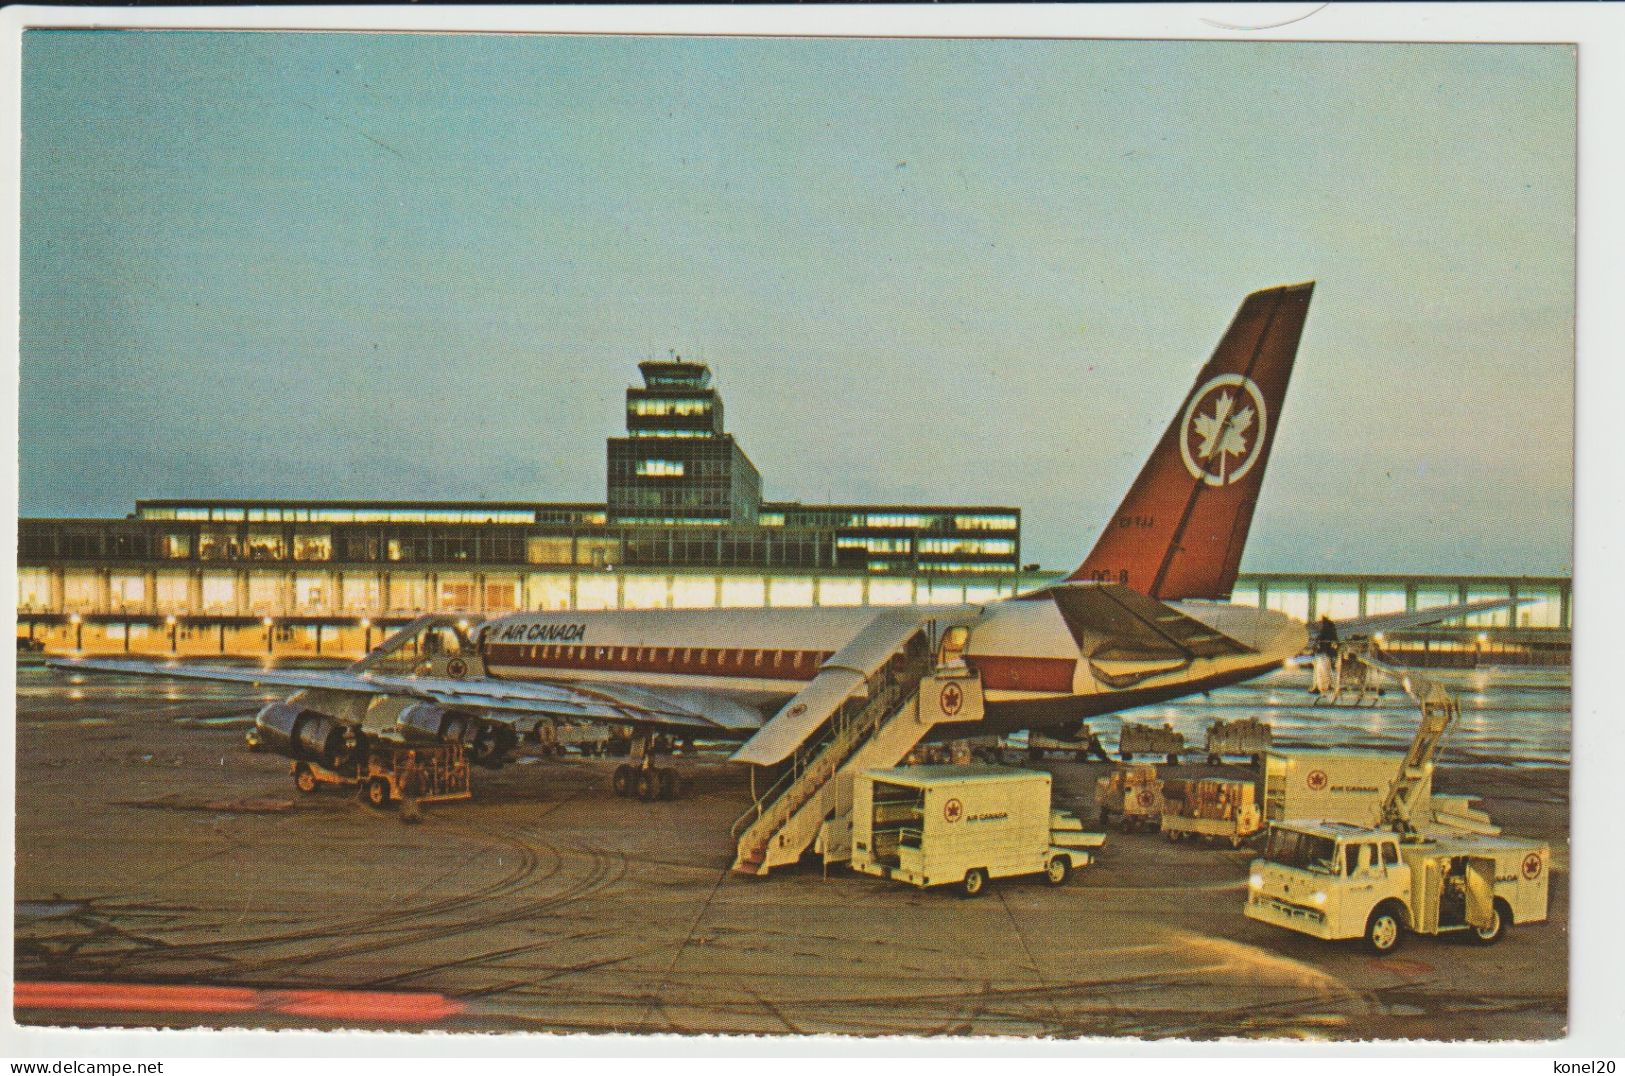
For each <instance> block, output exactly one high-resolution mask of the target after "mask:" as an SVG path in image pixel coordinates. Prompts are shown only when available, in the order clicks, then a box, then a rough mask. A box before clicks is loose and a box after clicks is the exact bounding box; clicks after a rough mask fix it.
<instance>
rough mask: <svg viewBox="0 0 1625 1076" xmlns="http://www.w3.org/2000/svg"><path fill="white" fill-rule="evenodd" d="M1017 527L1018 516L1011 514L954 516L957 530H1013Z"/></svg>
mask: <svg viewBox="0 0 1625 1076" xmlns="http://www.w3.org/2000/svg"><path fill="white" fill-rule="evenodd" d="M1015 529H1016V517H1015V516H1010V515H997V516H955V517H954V530H956V531H1013V530H1015Z"/></svg>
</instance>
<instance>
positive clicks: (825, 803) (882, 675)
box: [732, 606, 982, 875]
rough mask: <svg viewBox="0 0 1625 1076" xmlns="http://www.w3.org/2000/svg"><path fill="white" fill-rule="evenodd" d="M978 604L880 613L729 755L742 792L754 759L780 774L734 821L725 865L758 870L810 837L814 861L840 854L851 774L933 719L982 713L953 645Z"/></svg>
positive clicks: (906, 743) (906, 742) (878, 764)
mask: <svg viewBox="0 0 1625 1076" xmlns="http://www.w3.org/2000/svg"><path fill="white" fill-rule="evenodd" d="M979 612H980V609H979V608H977V607H975V606H965V607H956V608H954V609H933V610H930V611H928V612H927V611H922V610H920V609H917V608H915V609H895V610H888V611H886V612H883V613H881V614H879V615H878V616H876V617H875V619H874V620H872V621H870V622H869V625H868V626H867V627H866V628H864V629H863V631H861V632H859V633H858V635H857V636H856V637H855V638H854V639H853V640H852V641H851V642H850V643H848V644H847V645H846V647H845V648H843V649H842V650H840V651H839V652H838V653H836V654H834V655H833V656H832V657H831V658H830V659H829V660H828V661H826V662H825V663H824V664H823V666H822V667H821V668H820V669H819V671H818V675H817V676H816V677H814V678H813V680H812V681H811V682H810V683H809V684H808V685H807V686H806V687H805V688H803V689H802V691H801V692H800V693H799V694H798V695H796V697H795V698H793V699H791V700H790V701H789V702H788V703H786V704H785V705H784V708H783V709H781V710H780V711H779V712H778V713H777V714H775V715H774V717H773V719H772V720H770V721H769V722H768V723H767V724H765V725H763V726H762V728H761V729H760V730H759V731H758V732H757V733H756V735H755V736H753V737H751V739H750V740H749V741H747V742H746V743H745V744H744V746H742V747H741V748H740V749H739V750H738V751H736V752H735V753H734V755H733V758H732V761H735V762H744V763H749V764H750V765H751V766H752V767H753V769H752V772H751V776H752V788H753V790H754V787H755V781H756V779H757V777H758V775H759V774H760V773H761V772H762V768H770V769H768V770H767V772H768V773H770V774H772V773H777V774H778V775H779V776H778V777H777V780H774V781H772V783H771V785H770V786H769V787H768V788H767V790H766V791H765V792H762V793H760V794H755V795H753V799H754V801H755V802H754V803H753V804H752V805H751V807H750V809H749V810H748V811H746V812H745V813H744V814H743V815H741V816H740V818H739V820H738V821H737V822H735V823H734V827H733V831H732V836H734V837H735V838H737V839H738V842H739V847H738V855H737V857H736V858H735V860H734V865H733V869H734V870H735V871H736V872H738V873H740V874H749V875H765V874H767V873H768V871H770V870H771V869H773V868H774V867H782V866H785V865H787V864H792V863H795V862H797V861H798V860H799V859H800V858H801V857H802V855H803V854H804V853H806V852H807V851H808V849H811V848H814V847H815V845H816V850H818V851H820V852H822V853H823V856H824V862H825V863H832V862H839V861H843V860H845V859H847V858H849V855H850V848H851V818H852V776H853V774H855V773H857V772H859V771H861V770H867V769H876V768H885V767H890V766H895V765H897V764H898V763H899V762H901V761H902V760H903V757H904V756H905V755H907V754H908V753H909V751H910V750H912V749H913V748H914V746H915V745H916V744H918V743H919V742H920V740H922V739H923V738H924V737H925V735H926V734H927V733H928V732H930V730H931V728H932V727H933V726H935V725H939V724H943V723H945V722H955V723H957V722H962V721H979V720H981V717H982V685H981V681H980V680H979V679H978V678H977V677H976V675H975V673H974V672H973V671H971V670H970V669H968V668H966V667H965V666H964V664H963V663H962V662H958V661H957V660H956V659H955V654H956V650H955V643H954V640H956V639H957V640H958V641H959V642H958V645H959V646H962V645H963V639H964V636H965V632H966V625H968V624H969V622H970V621H972V620H974V619H975V617H976V616H977V614H978V613H979Z"/></svg>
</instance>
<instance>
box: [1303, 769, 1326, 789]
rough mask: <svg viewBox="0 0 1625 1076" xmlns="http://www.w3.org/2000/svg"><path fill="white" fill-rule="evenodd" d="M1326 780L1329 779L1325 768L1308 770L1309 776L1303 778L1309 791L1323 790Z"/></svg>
mask: <svg viewBox="0 0 1625 1076" xmlns="http://www.w3.org/2000/svg"><path fill="white" fill-rule="evenodd" d="M1328 780H1330V779H1329V778H1328V777H1327V776H1326V771H1325V770H1310V771H1309V776H1308V777H1305V778H1304V783H1305V784H1307V785H1308V786H1309V791H1311V792H1324V791H1326V783H1327V781H1328Z"/></svg>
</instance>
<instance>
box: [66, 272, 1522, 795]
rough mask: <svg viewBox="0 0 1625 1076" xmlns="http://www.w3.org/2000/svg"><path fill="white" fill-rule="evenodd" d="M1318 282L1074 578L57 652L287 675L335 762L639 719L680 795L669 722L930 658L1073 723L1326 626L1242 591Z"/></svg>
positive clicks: (1239, 325) (1355, 634)
mask: <svg viewBox="0 0 1625 1076" xmlns="http://www.w3.org/2000/svg"><path fill="white" fill-rule="evenodd" d="M1313 289H1314V284H1313V282H1309V283H1303V284H1293V285H1287V286H1282V287H1274V288H1267V289H1264V290H1262V291H1258V292H1255V293H1253V294H1251V295H1249V296H1247V297H1246V299H1245V300H1244V301H1243V302H1242V304H1241V306H1240V308H1239V309H1238V310H1237V312H1236V314H1235V316H1234V318H1233V320H1232V321H1231V323H1230V326H1229V328H1228V329H1227V330H1226V332H1225V333H1224V335H1223V337H1222V338H1221V339H1220V341H1219V344H1218V346H1217V347H1216V349H1215V350H1214V352H1213V354H1212V357H1211V358H1210V359H1209V360H1208V362H1207V363H1206V365H1204V366H1203V367H1202V369H1201V371H1200V372H1199V373H1198V374H1197V377H1196V380H1195V383H1194V385H1193V387H1192V388H1191V389H1190V391H1189V392H1188V393H1187V394H1186V395H1185V396H1184V397H1183V398H1182V400H1181V401H1180V404H1179V407H1178V408H1177V410H1176V411H1175V413H1174V416H1173V419H1172V421H1171V422H1170V423H1169V425H1168V427H1167V429H1166V431H1165V432H1164V433H1163V435H1162V437H1161V439H1160V440H1159V441H1158V443H1157V445H1156V446H1155V448H1154V449H1153V451H1152V453H1151V455H1150V457H1149V458H1148V459H1147V460H1146V462H1145V464H1144V466H1143V468H1142V469H1141V471H1140V473H1139V476H1138V477H1137V478H1136V479H1135V481H1134V483H1133V485H1132V486H1131V487H1130V489H1129V491H1128V494H1127V495H1126V496H1125V498H1124V500H1123V502H1122V504H1121V505H1120V506H1119V507H1118V509H1117V511H1116V512H1115V513H1114V514H1113V515H1112V517H1111V518H1110V520H1108V522H1107V524H1106V526H1105V529H1104V531H1103V533H1102V534H1101V535H1100V537H1099V539H1098V541H1097V542H1096V544H1095V546H1094V547H1093V549H1092V550H1091V552H1090V553H1089V555H1088V556H1087V557H1086V558H1085V559H1084V561H1083V563H1082V564H1080V565H1079V566H1078V568H1077V569H1076V570H1075V571H1074V572H1072V573H1071V574H1070V575H1069V576H1067V577H1066V578H1064V579H1062V580H1059V581H1058V582H1056V583H1054V584H1052V585H1049V586H1044V587H1040V588H1038V589H1036V590H1032V591H1029V592H1026V593H1022V594H1018V595H1016V596H1014V597H1011V598H1007V599H1002V600H998V601H993V602H988V603H985V604H968V605H957V606H900V607H889V608H885V609H877V608H874V607H859V608H794V609H774V608H762V609H713V610H644V611H603V612H581V611H561V612H521V613H515V614H511V615H507V616H502V617H498V618H495V619H492V620H489V621H486V622H484V623H482V624H479V625H477V626H475V625H469V624H468V622H467V621H466V620H464V619H462V618H459V617H456V616H448V615H433V616H427V617H422V618H419V619H418V620H415V621H413V622H412V623H410V624H408V625H406V626H405V627H403V628H401V629H400V630H399V631H397V632H396V633H395V634H393V635H392V636H390V637H389V638H388V639H387V640H386V641H385V642H384V643H383V644H382V645H381V646H379V647H378V648H377V649H376V650H374V651H372V652H371V653H369V654H367V655H366V656H365V657H363V658H362V659H360V660H359V661H357V662H355V663H354V664H353V665H351V666H349V667H348V668H346V669H342V670H308V669H266V668H242V667H231V668H227V667H219V666H207V665H198V664H186V665H181V664H177V663H148V662H136V661H126V660H109V659H57V660H52V661H50V662H49V663H48V664H49V665H50V666H51V667H53V668H56V669H60V670H64V671H71V672H97V673H117V674H125V675H139V676H158V677H170V678H175V679H195V680H213V681H228V682H237V683H245V684H254V685H264V686H276V687H287V688H291V689H294V694H292V695H290V696H289V697H288V698H287V699H285V700H283V701H280V702H274V703H271V704H269V705H267V706H266V707H264V708H263V709H262V710H261V711H260V712H259V713H258V715H257V716H256V718H255V728H256V731H257V733H258V735H259V739H260V741H261V745H262V747H263V748H265V749H269V750H273V751H276V752H278V753H280V754H283V755H286V756H288V757H290V758H293V759H295V760H296V761H297V760H303V761H305V762H309V763H319V764H321V765H325V766H328V767H330V768H333V769H338V768H341V767H342V766H343V765H345V764H346V762H348V761H350V760H353V759H354V758H355V757H356V753H357V751H358V750H360V749H361V744H362V742H363V739H364V735H365V734H366V733H365V730H368V729H372V730H378V729H387V730H388V731H389V732H390V733H392V734H394V735H397V736H400V737H402V738H404V739H406V740H407V741H409V742H419V743H433V742H444V741H462V742H464V743H466V744H468V745H470V748H471V752H470V753H471V757H472V758H473V759H474V761H476V762H479V763H482V764H484V765H487V766H500V765H502V764H503V763H504V762H505V761H507V760H508V759H509V758H510V757H511V755H512V754H513V752H514V751H515V750H516V748H517V747H518V746H519V745H520V743H521V742H522V741H523V740H525V739H526V738H533V739H537V740H540V739H541V738H542V736H543V733H544V732H545V731H546V726H548V725H549V724H550V723H554V727H557V725H556V723H578V722H589V723H602V724H607V725H610V726H612V727H616V728H619V729H623V730H629V731H630V733H631V734H632V737H633V739H634V741H635V743H634V749H633V750H632V752H631V753H632V756H633V757H634V758H635V759H638V760H639V761H638V762H637V763H636V764H633V763H627V764H625V765H622V766H621V767H619V768H618V769H617V770H616V771H615V774H614V778H613V784H614V789H615V791H616V792H617V793H619V794H622V795H634V794H635V795H637V796H639V797H640V798H644V799H655V798H671V796H673V795H675V792H676V788H677V787H678V778H677V775H676V773H675V772H674V771H670V770H663V769H661V768H660V767H657V766H655V765H654V763H653V761H652V758H653V755H654V754H655V751H654V750H652V749H651V747H652V745H653V744H654V743H655V742H656V741H657V739H658V738H661V737H668V738H680V739H693V738H700V739H706V740H724V741H742V744H741V746H740V747H739V749H738V750H737V751H736V752H735V753H734V755H733V760H734V761H738V762H741V763H749V764H752V765H755V766H764V767H772V766H775V765H778V764H780V763H783V762H784V761H785V760H786V759H787V758H789V757H790V756H791V755H792V754H793V753H794V752H795V751H796V750H797V748H798V747H800V746H801V745H802V744H804V743H806V742H807V740H808V738H809V737H810V736H812V735H814V734H815V733H816V732H817V731H818V727H819V725H820V723H821V722H828V721H830V720H832V719H833V717H834V715H835V714H836V712H837V711H838V710H839V709H840V707H841V706H842V705H845V704H847V703H849V702H850V701H851V700H854V699H860V700H861V699H863V698H866V697H868V696H869V695H871V694H874V693H876V692H879V691H881V690H883V689H884V688H885V687H886V686H887V685H888V684H891V683H892V682H893V681H895V680H898V679H911V681H912V682H914V683H918V681H919V677H920V675H921V674H922V673H923V672H924V671H927V670H931V669H957V670H962V671H963V672H965V673H967V674H969V675H970V676H973V677H974V678H975V679H976V680H977V681H978V686H979V690H980V697H981V702H982V706H981V716H980V718H979V720H976V721H974V722H955V721H952V720H948V721H944V722H943V723H941V724H939V725H937V726H935V727H934V728H932V729H931V731H930V738H932V739H936V740H952V739H957V738H963V737H971V736H987V735H999V734H1004V733H1008V732H1013V731H1017V730H1021V729H1028V730H1033V731H1039V732H1045V731H1056V732H1059V733H1060V734H1061V735H1063V736H1065V735H1067V734H1068V732H1069V730H1070V731H1075V730H1077V729H1078V727H1079V726H1080V724H1081V723H1082V722H1083V721H1084V720H1086V719H1088V718H1091V717H1097V716H1100V715H1103V714H1111V713H1116V712H1119V711H1123V710H1128V709H1132V708H1134V707H1139V706H1145V705H1148V704H1152V703H1159V702H1164V701H1167V700H1170V699H1175V698H1179V697H1181V696H1187V695H1192V694H1196V693H1199V692H1207V691H1211V690H1213V689H1215V688H1221V687H1225V686H1227V685H1231V684H1236V683H1240V682H1242V681H1246V680H1251V679H1253V678H1256V677H1259V676H1262V675H1265V674H1267V673H1269V672H1272V671H1274V670H1276V669H1280V668H1282V667H1283V665H1286V664H1288V663H1291V662H1293V661H1295V660H1296V659H1298V658H1299V657H1300V656H1301V655H1304V654H1305V653H1306V651H1307V649H1308V648H1309V646H1310V644H1311V635H1312V631H1311V629H1309V627H1308V626H1307V625H1306V624H1304V623H1303V622H1302V621H1299V620H1296V619H1294V618H1293V617H1291V616H1289V615H1287V614H1285V613H1282V612H1279V611H1275V610H1270V609H1263V608H1257V607H1253V606H1246V605H1239V604H1234V605H1233V604H1229V603H1228V598H1229V597H1230V592H1231V589H1232V587H1233V586H1234V584H1235V581H1236V576H1237V573H1238V571H1239V568H1240V563H1241V555H1242V550H1243V548H1244V546H1245V544H1246V539H1247V532H1248V529H1249V527H1250V526H1251V522H1252V517H1253V511H1254V508H1255V506H1256V505H1257V502H1258V496H1259V490H1260V488H1261V486H1262V484H1263V481H1264V473H1265V468H1266V465H1267V463H1268V459H1269V454H1270V450H1271V447H1272V446H1273V444H1274V439H1275V433H1276V430H1277V428H1278V426H1279V423H1280V419H1281V414H1282V405H1283V402H1284V400H1285V398H1286V391H1287V384H1288V382H1289V380H1290V377H1291V373H1292V368H1293V364H1294V361H1295V359H1296V356H1297V351H1298V343H1299V339H1300V337H1301V335H1302V331H1303V326H1304V322H1305V319H1306V317H1307V314H1308V309H1309V300H1310V296H1311V295H1312V293H1313ZM1504 604H1507V603H1506V602H1498V601H1496V600H1494V599H1491V600H1489V601H1483V602H1473V603H1465V604H1462V605H1456V606H1443V607H1438V608H1433V609H1428V610H1423V611H1419V612H1412V613H1393V614H1386V615H1382V616H1375V617H1366V618H1360V619H1358V620H1345V621H1342V622H1340V623H1339V624H1338V625H1337V628H1338V632H1339V634H1340V636H1341V638H1342V639H1343V640H1345V641H1349V640H1357V639H1362V638H1369V637H1370V636H1372V635H1373V634H1374V633H1376V632H1380V631H1384V630H1395V629H1398V628H1402V627H1409V626H1413V625H1419V624H1424V623H1432V622H1438V621H1443V620H1448V619H1451V618H1453V617H1457V616H1461V615H1465V614H1468V613H1472V612H1476V611H1482V610H1486V609H1490V608H1494V607H1496V606H1497V605H1504Z"/></svg>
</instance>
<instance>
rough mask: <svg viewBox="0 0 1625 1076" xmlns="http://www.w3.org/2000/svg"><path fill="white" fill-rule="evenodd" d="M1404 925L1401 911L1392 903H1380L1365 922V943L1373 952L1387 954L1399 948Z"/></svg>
mask: <svg viewBox="0 0 1625 1076" xmlns="http://www.w3.org/2000/svg"><path fill="white" fill-rule="evenodd" d="M1403 934H1404V926H1403V924H1401V922H1400V913H1399V911H1398V909H1396V908H1395V907H1394V906H1393V905H1391V904H1379V905H1377V907H1376V910H1374V911H1373V912H1372V913H1371V918H1370V919H1367V920H1366V923H1365V943H1366V945H1367V946H1369V947H1370V949H1371V951H1372V952H1373V953H1376V954H1377V955H1378V956H1386V955H1387V954H1389V953H1391V952H1393V951H1394V950H1395V949H1398V948H1399V940H1400V937H1401V936H1402V935H1403Z"/></svg>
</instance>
